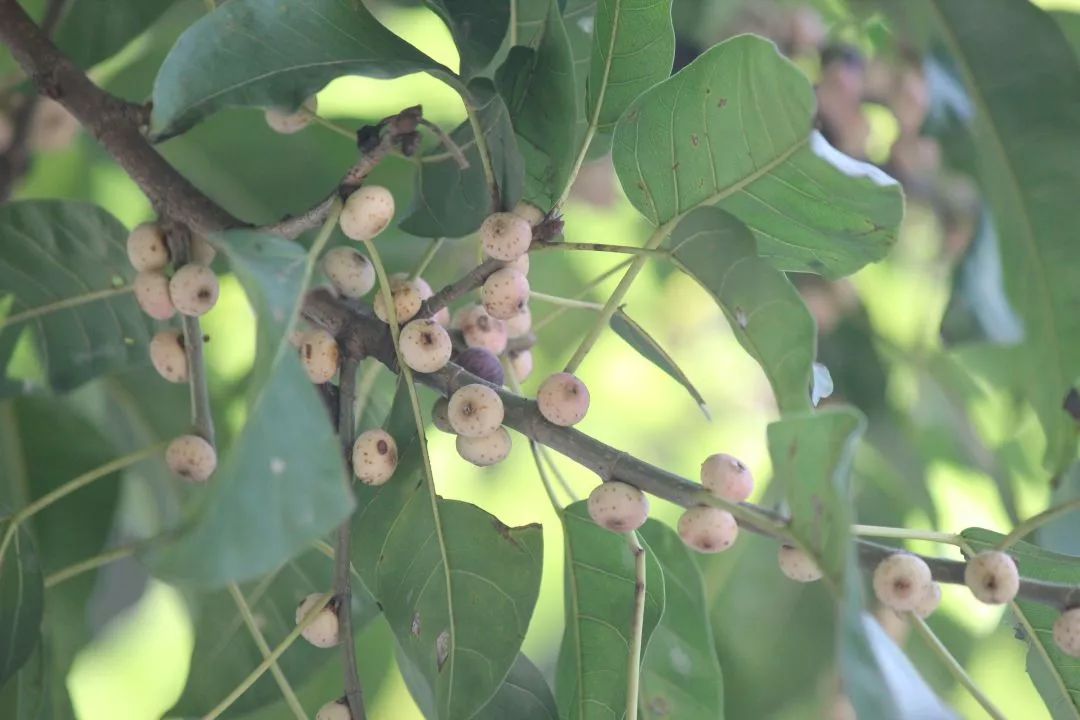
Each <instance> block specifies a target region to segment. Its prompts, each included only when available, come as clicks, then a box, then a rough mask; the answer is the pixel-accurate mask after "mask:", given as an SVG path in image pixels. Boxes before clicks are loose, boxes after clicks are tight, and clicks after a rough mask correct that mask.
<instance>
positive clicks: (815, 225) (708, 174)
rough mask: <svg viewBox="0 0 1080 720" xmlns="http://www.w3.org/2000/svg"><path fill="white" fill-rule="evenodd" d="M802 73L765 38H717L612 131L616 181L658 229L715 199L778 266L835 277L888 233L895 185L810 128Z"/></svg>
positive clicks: (889, 239) (884, 242) (869, 258)
mask: <svg viewBox="0 0 1080 720" xmlns="http://www.w3.org/2000/svg"><path fill="white" fill-rule="evenodd" d="M813 115H814V93H813V90H812V89H811V87H810V83H809V82H807V80H806V77H805V76H804V75H803V74H802V73H801V72H800V71H799V70H798V69H797V68H796V67H795V66H794V65H792V64H791V63H790V62H788V61H787V60H786V59H784V58H783V57H781V55H780V54H779V52H777V50H776V47H775V46H774V45H773V44H772V43H770V42H767V41H765V40H762V39H761V38H758V37H755V36H752V35H742V36H739V37H736V38H733V39H731V40H728V41H727V42H724V43H721V44H719V45H716V46H714V47H713V48H711V49H710V50H708V51H707V52H705V53H704V54H702V55H701V56H700V57H698V58H697V59H696V60H694V61H693V62H692V63H690V64H689V65H687V66H686V67H685V68H683V69H682V70H680V71H679V72H678V73H676V74H675V75H673V76H672V77H671V78H670V79H668V80H665V81H664V82H662V83H660V84H659V85H656V86H655V87H653V88H652V89H650V90H648V91H646V92H645V93H644V94H643V95H641V96H640V97H639V98H638V99H637V100H635V101H634V103H633V104H632V105H631V106H630V108H629V109H628V110H627V111H626V113H625V114H624V115H623V116H622V119H621V120H620V121H619V124H618V126H617V128H616V130H615V139H614V148H613V151H612V152H613V159H614V162H615V169H616V171H617V172H618V175H619V180H620V182H621V183H622V186H623V189H624V190H625V191H626V194H627V196H628V197H629V198H630V201H631V202H632V203H633V204H634V206H635V207H637V209H638V210H639V211H640V212H641V213H642V214H643V215H645V217H647V218H648V219H649V221H650V222H652V223H653V224H654V225H658V226H661V225H665V224H666V223H670V222H672V221H675V220H677V218H679V217H681V216H682V215H684V214H685V213H687V212H689V211H690V210H693V209H694V208H696V207H698V206H700V205H719V206H720V207H722V208H724V209H725V210H727V211H728V212H730V213H731V214H733V215H735V216H736V217H738V218H739V219H740V220H742V221H743V222H744V223H746V224H747V226H748V227H749V228H750V229H751V230H752V231H753V232H754V235H755V237H756V238H757V241H758V250H759V252H760V253H761V255H762V256H763V257H766V258H768V259H769V260H770V262H772V263H773V264H774V265H776V266H777V267H779V268H780V269H782V270H799V271H811V272H816V273H820V274H823V275H827V276H829V277H839V276H842V275H846V274H848V273H852V272H854V271H855V270H858V269H859V268H860V267H862V266H863V265H865V264H866V263H868V262H873V261H875V260H880V259H881V258H882V257H883V256H884V255H885V253H886V252H888V250H889V248H890V247H891V246H892V244H893V242H894V241H895V239H896V230H897V226H898V225H899V223H900V218H901V215H902V213H903V200H902V197H901V193H900V187H899V186H898V185H897V184H896V182H895V181H894V180H893V179H892V178H890V177H889V176H887V175H885V174H884V173H883V172H881V171H880V170H878V169H877V168H875V167H873V166H872V165H868V164H866V163H861V162H858V161H856V160H852V159H851V158H849V157H847V156H846V155H843V154H841V153H840V152H838V151H837V150H835V149H834V148H833V147H832V146H830V145H829V144H828V143H827V142H826V141H825V140H824V138H822V137H821V135H820V134H819V133H817V132H812V131H811V123H812V119H813Z"/></svg>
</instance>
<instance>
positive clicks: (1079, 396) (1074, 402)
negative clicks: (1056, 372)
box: [1062, 388, 1080, 421]
mask: <svg viewBox="0 0 1080 720" xmlns="http://www.w3.org/2000/svg"><path fill="white" fill-rule="evenodd" d="M1062 407H1063V408H1064V409H1065V412H1067V413H1069V417H1071V418H1072V419H1073V420H1077V421H1080V392H1077V390H1076V388H1070V389H1069V392H1068V394H1067V395H1065V402H1064V404H1063V405H1062Z"/></svg>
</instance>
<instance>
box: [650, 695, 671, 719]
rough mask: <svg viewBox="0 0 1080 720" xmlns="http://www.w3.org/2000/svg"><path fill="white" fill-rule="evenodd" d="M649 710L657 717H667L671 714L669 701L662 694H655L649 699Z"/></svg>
mask: <svg viewBox="0 0 1080 720" xmlns="http://www.w3.org/2000/svg"><path fill="white" fill-rule="evenodd" d="M648 702H649V712H650V713H652V714H653V715H656V716H657V717H667V716H668V715H670V714H671V702H670V701H669V700H668V699H667V698H666V697H664V696H663V695H657V696H656V697H654V698H650V699H649V701H648Z"/></svg>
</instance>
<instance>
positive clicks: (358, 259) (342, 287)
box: [322, 247, 375, 298]
mask: <svg viewBox="0 0 1080 720" xmlns="http://www.w3.org/2000/svg"><path fill="white" fill-rule="evenodd" d="M322 266H323V272H324V273H326V277H327V278H329V279H330V284H331V285H333V286H334V289H335V290H337V291H338V292H339V293H340V294H341V295H342V296H343V297H347V298H359V297H363V296H364V295H367V294H368V291H370V290H371V288H373V287H375V267H374V266H373V265H372V264H371V261H369V260H368V259H367V258H366V257H364V256H363V255H361V254H360V253H358V252H357V251H355V250H353V249H352V248H350V247H336V248H334V249H332V250H329V251H328V252H327V253H326V254H325V255H323V262H322Z"/></svg>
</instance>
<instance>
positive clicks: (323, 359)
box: [300, 328, 341, 385]
mask: <svg viewBox="0 0 1080 720" xmlns="http://www.w3.org/2000/svg"><path fill="white" fill-rule="evenodd" d="M340 361H341V351H340V350H339V349H338V344H337V340H335V339H334V336H333V335H331V334H330V333H329V332H327V331H326V330H323V329H322V328H313V329H311V330H308V331H307V332H306V333H304V336H303V337H302V338H301V340H300V362H301V364H303V366H304V371H305V372H306V373H307V376H308V379H310V380H311V382H313V383H316V384H320V385H321V384H322V383H324V382H329V381H330V378H332V377H334V373H336V372H337V371H338V363H339V362H340Z"/></svg>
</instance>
